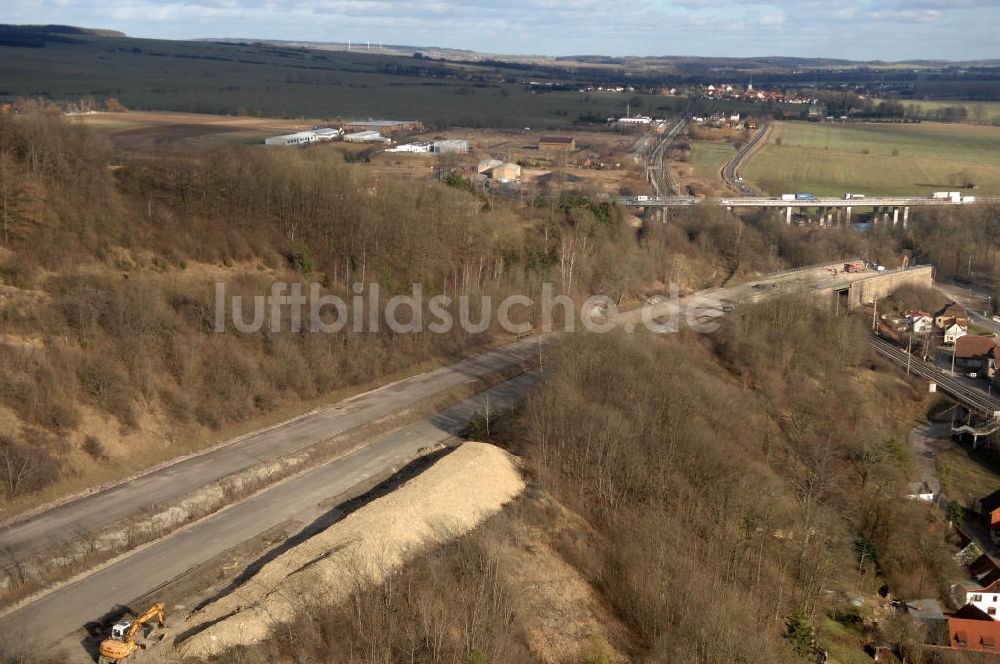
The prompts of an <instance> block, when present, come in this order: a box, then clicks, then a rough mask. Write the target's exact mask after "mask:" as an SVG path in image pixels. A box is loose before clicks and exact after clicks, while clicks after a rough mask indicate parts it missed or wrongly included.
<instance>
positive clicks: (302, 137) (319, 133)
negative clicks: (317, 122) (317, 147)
mask: <svg viewBox="0 0 1000 664" xmlns="http://www.w3.org/2000/svg"><path fill="white" fill-rule="evenodd" d="M338 136H340V130H339V129H332V128H330V127H317V128H316V129H309V130H308V131H299V132H295V133H294V134H285V135H283V136H271V137H269V138H265V139H264V145H309V144H310V143H318V142H320V141H332V140H333V139H335V138H337V137H338Z"/></svg>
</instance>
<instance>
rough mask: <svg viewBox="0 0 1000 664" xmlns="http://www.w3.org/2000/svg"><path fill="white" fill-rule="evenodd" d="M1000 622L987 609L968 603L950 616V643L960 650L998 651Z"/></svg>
mask: <svg viewBox="0 0 1000 664" xmlns="http://www.w3.org/2000/svg"><path fill="white" fill-rule="evenodd" d="M998 642H1000V622H998V621H996V620H993V618H991V617H990V616H989V615H988V614H987V613H986V612H985V611H983V610H982V609H979V608H977V607H975V606H973V605H971V604H966V605H965V606H963V607H962V608H961V609H959V610H958V611H956V612H955V613H954V614H952V615H951V616H948V645H949V646H951V647H952V648H955V649H958V650H974V651H978V652H996V649H997V643H998Z"/></svg>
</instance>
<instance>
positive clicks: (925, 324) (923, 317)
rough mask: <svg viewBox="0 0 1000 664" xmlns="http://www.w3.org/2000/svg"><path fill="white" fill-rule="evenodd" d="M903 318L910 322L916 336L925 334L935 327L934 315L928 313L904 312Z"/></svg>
mask: <svg viewBox="0 0 1000 664" xmlns="http://www.w3.org/2000/svg"><path fill="white" fill-rule="evenodd" d="M903 317H904V318H906V319H907V320H909V321H910V329H911V330H913V333H914V334H924V333H926V332H927V331H929V330H931V329H932V328H933V327H934V315H933V314H930V313H928V312H926V311H904V312H903Z"/></svg>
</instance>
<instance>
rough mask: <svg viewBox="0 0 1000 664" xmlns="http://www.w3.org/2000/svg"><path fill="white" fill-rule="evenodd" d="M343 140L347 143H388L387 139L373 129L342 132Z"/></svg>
mask: <svg viewBox="0 0 1000 664" xmlns="http://www.w3.org/2000/svg"><path fill="white" fill-rule="evenodd" d="M344 140H345V141H347V142H348V143H388V142H389V139H388V138H386V137H385V136H383V135H382V134H380V133H379V132H377V131H374V130H367V131H356V132H354V133H353V134H344Z"/></svg>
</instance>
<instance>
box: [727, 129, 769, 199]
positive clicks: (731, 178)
mask: <svg viewBox="0 0 1000 664" xmlns="http://www.w3.org/2000/svg"><path fill="white" fill-rule="evenodd" d="M767 130H768V123H767V122H766V121H765V122H763V123H761V125H760V128H759V129H758V130H757V133H756V134H754V135H753V137H752V138H751V139H750V140H749V141H747V144H746V145H744V146H743V147H742V148H741V149H740V151H739V152H737V153H736V155H735V156H734V157H733V158H732V159H731V160H730V161H729V163H728V164H726V165H725V166H724V167H723V169H722V179H723V180H725V181H726V184H728V185H729V186H730V187H732V188H734V189H736V190H737V191H739V192H740V193H742V194H745V195H747V196H756V195H757V194H758V193H759V192H758V191H757V190H756V189H754V188H753V187H751V186H750V185H748V184H745V183H744V182H743V180H741V179H740V177H739V171H740V169H741V168H743V166H744V165H745V163H744V162H745V160H746V158H747V156H748V155H749V154H750V153H751V152H752V151H753V149H754V148H755V147H756V146H757V144H758V143H760V142H761V141H762V140H763V139H764V137H765V136H767Z"/></svg>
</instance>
